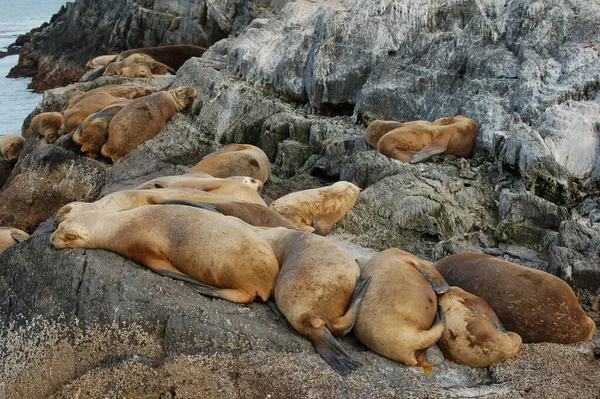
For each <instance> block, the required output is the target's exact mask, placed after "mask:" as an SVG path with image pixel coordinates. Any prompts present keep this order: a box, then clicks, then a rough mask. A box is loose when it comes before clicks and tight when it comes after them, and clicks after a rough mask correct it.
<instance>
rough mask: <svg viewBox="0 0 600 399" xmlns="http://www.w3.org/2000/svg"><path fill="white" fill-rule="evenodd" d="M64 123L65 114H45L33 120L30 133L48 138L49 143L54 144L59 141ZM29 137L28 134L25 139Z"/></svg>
mask: <svg viewBox="0 0 600 399" xmlns="http://www.w3.org/2000/svg"><path fill="white" fill-rule="evenodd" d="M64 121H65V119H64V117H63V114H61V113H60V112H43V113H41V114H38V115H36V116H34V117H33V119H31V124H30V125H29V129H28V133H31V134H37V135H40V136H43V137H45V138H46V142H47V143H49V144H52V143H54V142H55V141H56V140H57V139H58V137H59V131H60V128H61V126H62V125H63V124H64ZM28 135H29V134H26V135H24V137H27V136H28Z"/></svg>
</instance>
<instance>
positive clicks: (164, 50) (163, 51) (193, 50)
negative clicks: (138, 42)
mask: <svg viewBox="0 0 600 399" xmlns="http://www.w3.org/2000/svg"><path fill="white" fill-rule="evenodd" d="M205 51H206V49H205V48H204V47H199V46H193V45H189V44H175V45H171V46H160V47H146V48H136V49H131V50H127V51H123V52H122V53H121V54H120V55H121V56H122V57H129V56H130V55H132V54H136V53H138V54H147V55H149V56H151V57H152V58H153V59H155V60H156V61H159V62H162V63H163V64H166V65H168V66H169V67H171V68H173V69H174V70H175V71H177V70H178V69H179V68H181V66H182V65H183V64H184V63H185V62H186V61H187V60H189V59H190V58H192V57H202V55H203V54H204V52H205Z"/></svg>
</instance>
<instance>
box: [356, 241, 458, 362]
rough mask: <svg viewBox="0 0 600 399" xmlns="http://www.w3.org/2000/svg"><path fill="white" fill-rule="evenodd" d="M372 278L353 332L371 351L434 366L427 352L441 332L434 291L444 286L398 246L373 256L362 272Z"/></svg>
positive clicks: (436, 275)
mask: <svg viewBox="0 0 600 399" xmlns="http://www.w3.org/2000/svg"><path fill="white" fill-rule="evenodd" d="M361 277H363V278H366V277H371V286H370V287H369V290H368V291H367V293H366V294H365V297H364V298H363V303H362V305H361V309H360V313H359V315H358V318H357V319H356V324H355V325H354V335H356V337H357V338H358V339H359V340H360V342H362V343H363V344H365V345H366V346H368V347H369V348H371V349H372V350H374V351H375V352H377V353H379V354H381V355H383V356H385V357H388V358H390V359H392V360H396V361H398V362H402V363H404V364H406V365H408V366H421V367H431V366H435V364H432V363H430V362H429V360H428V359H427V355H426V351H427V349H428V348H429V347H431V346H432V345H433V344H435V343H436V342H437V340H438V339H439V338H440V336H441V335H442V332H443V331H444V319H443V311H439V310H438V309H439V308H438V305H437V296H436V293H439V294H441V293H443V292H446V291H447V290H448V284H447V283H446V282H445V281H444V279H443V278H442V276H441V275H440V274H439V273H438V272H437V271H436V270H435V269H434V268H433V267H432V266H430V265H429V264H428V263H426V262H423V260H422V259H420V258H418V257H416V256H414V255H412V254H410V253H408V252H405V251H401V250H399V249H396V248H391V249H387V250H385V251H383V252H380V253H379V254H377V255H375V256H374V257H372V258H371V259H370V260H369V262H368V263H367V264H366V265H365V267H364V268H363V270H362V272H361Z"/></svg>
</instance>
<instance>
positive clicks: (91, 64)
mask: <svg viewBox="0 0 600 399" xmlns="http://www.w3.org/2000/svg"><path fill="white" fill-rule="evenodd" d="M121 60H122V57H121V56H120V55H119V54H109V55H100V56H98V57H95V58H92V59H91V60H89V61H88V63H87V64H86V65H85V67H86V68H89V69H94V68H99V67H103V66H107V65H108V64H110V63H111V62H115V61H121Z"/></svg>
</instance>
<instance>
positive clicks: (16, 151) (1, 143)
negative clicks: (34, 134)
mask: <svg viewBox="0 0 600 399" xmlns="http://www.w3.org/2000/svg"><path fill="white" fill-rule="evenodd" d="M24 145H25V137H23V136H19V135H16V134H7V135H6V136H2V137H0V154H2V157H3V158H4V159H5V160H7V161H8V162H10V163H13V164H14V163H16V162H17V159H19V156H20V155H21V150H22V149H23V146H24Z"/></svg>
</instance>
